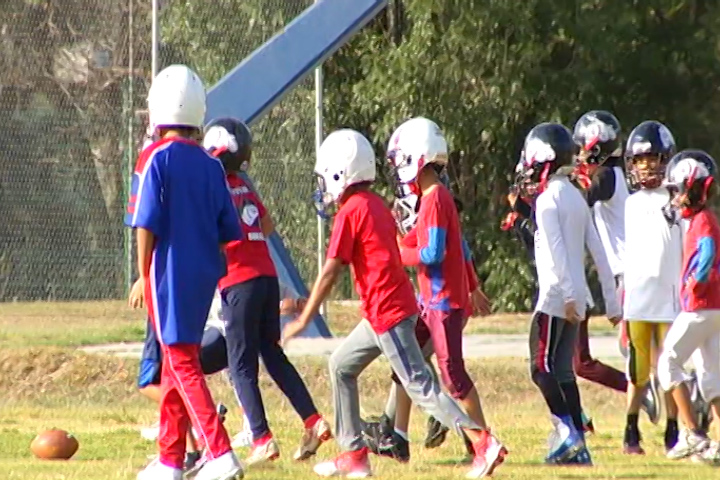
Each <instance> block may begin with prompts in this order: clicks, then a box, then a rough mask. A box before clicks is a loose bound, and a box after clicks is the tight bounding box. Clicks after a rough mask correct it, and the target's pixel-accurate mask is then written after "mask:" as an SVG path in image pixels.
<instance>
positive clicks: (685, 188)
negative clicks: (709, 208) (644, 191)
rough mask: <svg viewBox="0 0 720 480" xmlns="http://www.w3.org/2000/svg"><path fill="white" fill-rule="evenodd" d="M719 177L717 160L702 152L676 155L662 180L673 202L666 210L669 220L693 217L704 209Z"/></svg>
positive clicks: (689, 151) (693, 151) (669, 163)
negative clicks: (716, 178) (711, 189)
mask: <svg viewBox="0 0 720 480" xmlns="http://www.w3.org/2000/svg"><path fill="white" fill-rule="evenodd" d="M716 176H717V164H716V163H715V159H713V158H712V157H711V156H710V155H709V154H708V153H706V152H704V151H702V150H683V151H681V152H679V153H677V154H676V155H675V156H673V157H672V158H671V159H670V161H669V162H668V164H667V168H666V170H665V178H664V180H663V185H664V186H665V187H666V188H667V189H668V191H669V192H670V202H669V204H668V205H666V206H665V207H664V208H663V212H664V213H665V214H666V217H668V216H669V215H668V214H670V216H671V217H672V218H669V220H676V219H678V218H690V217H692V216H693V215H695V214H696V213H697V212H699V211H700V210H702V209H703V208H705V206H706V204H707V199H708V193H709V191H710V188H711V187H712V186H713V184H714V183H715V177H716Z"/></svg>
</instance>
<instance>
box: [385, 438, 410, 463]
mask: <svg viewBox="0 0 720 480" xmlns="http://www.w3.org/2000/svg"><path fill="white" fill-rule="evenodd" d="M378 454H379V455H382V456H383V457H390V458H394V459H395V460H397V461H398V462H401V463H407V462H409V461H410V442H408V441H407V440H405V439H404V438H402V437H401V436H400V435H398V434H397V433H394V432H393V433H392V434H390V435H384V436H383V437H382V438H381V439H380V443H379V445H378Z"/></svg>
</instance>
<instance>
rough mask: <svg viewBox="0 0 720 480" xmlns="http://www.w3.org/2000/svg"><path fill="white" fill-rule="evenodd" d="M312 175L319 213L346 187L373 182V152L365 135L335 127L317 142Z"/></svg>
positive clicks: (336, 199) (340, 194)
mask: <svg viewBox="0 0 720 480" xmlns="http://www.w3.org/2000/svg"><path fill="white" fill-rule="evenodd" d="M315 174H316V175H317V176H318V183H319V190H318V191H317V192H316V194H315V202H316V204H317V207H318V212H319V213H321V215H322V211H321V209H324V208H325V207H329V206H330V205H331V204H332V203H336V202H338V201H339V200H340V198H341V197H342V195H343V193H345V190H346V189H347V188H348V187H349V186H351V185H355V184H358V183H363V182H374V181H375V152H374V151H373V148H372V145H370V142H369V141H368V139H367V138H365V137H364V136H363V135H362V134H361V133H359V132H356V131H355V130H350V129H342V130H337V131H335V132H333V133H331V134H330V135H328V136H327V138H326V139H325V141H324V142H323V143H322V145H320V151H319V152H318V158H317V162H316V163H315Z"/></svg>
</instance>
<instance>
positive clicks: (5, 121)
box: [0, 0, 317, 301]
mask: <svg viewBox="0 0 720 480" xmlns="http://www.w3.org/2000/svg"><path fill="white" fill-rule="evenodd" d="M311 3H312V1H311V0H218V1H213V2H209V1H203V0H186V1H180V0H172V1H169V0H166V1H160V11H159V20H160V27H161V28H160V30H159V32H160V39H161V42H160V47H159V68H160V69H162V68H163V67H165V66H167V65H170V64H172V63H185V64H188V65H189V66H191V67H192V68H194V69H196V70H197V71H198V73H199V74H200V75H201V76H202V77H203V79H204V80H205V82H206V85H207V86H208V88H209V87H211V86H212V85H213V84H214V83H215V82H217V81H218V80H219V79H220V78H221V77H222V76H223V75H224V74H225V73H226V72H228V71H229V70H230V69H232V68H233V67H234V66H235V65H237V63H238V62H240V61H241V60H242V59H243V58H244V57H246V56H247V55H248V54H250V53H251V52H252V51H253V50H255V49H256V48H257V47H259V46H260V45H262V43H263V42H265V41H266V40H267V39H269V38H270V37H271V36H272V35H274V34H275V33H276V32H277V31H278V30H279V29H281V28H282V27H283V26H284V25H286V24H287V23H288V22H290V21H291V20H292V19H294V18H295V17H296V16H297V15H298V14H300V13H301V12H302V11H303V10H304V9H305V8H307V7H308V6H309V5H310V4H311ZM0 24H1V28H0V40H2V41H1V42H0V62H2V71H3V76H2V79H1V80H0V109H1V110H2V111H1V112H0V124H1V125H2V132H3V134H2V136H0V145H1V147H2V148H0V301H12V300H84V299H103V298H120V297H122V296H123V295H124V294H125V292H126V288H127V285H128V282H129V281H130V280H131V279H132V278H133V276H134V270H135V268H134V259H133V258H134V257H133V248H132V240H131V236H130V235H129V232H128V230H127V229H125V228H124V226H123V223H122V222H123V213H124V209H125V202H126V197H127V191H128V188H129V179H130V174H131V171H132V167H133V164H134V162H135V159H136V157H137V154H138V151H139V149H140V147H141V145H142V138H143V134H144V132H145V128H146V122H147V119H146V117H147V115H146V111H145V108H146V97H147V91H148V88H149V85H150V80H151V51H152V48H151V2H150V0H120V1H107V0H8V1H7V2H6V3H5V5H4V8H3V9H2V10H1V11H0ZM251 94H252V92H238V95H251ZM313 107H314V85H313V81H312V78H309V79H307V80H306V81H304V82H303V83H302V84H300V85H299V86H298V87H297V88H296V89H295V90H294V91H293V92H292V93H291V94H290V95H289V96H288V97H286V98H285V99H284V100H283V101H282V102H281V103H280V104H279V105H278V106H276V107H275V108H274V109H273V110H272V111H270V112H269V114H268V115H267V116H266V117H265V118H264V119H263V120H262V121H260V122H258V123H257V124H256V125H254V126H253V128H252V131H253V134H254V138H255V149H254V154H253V155H254V159H253V163H252V166H251V171H250V175H251V177H252V178H253V180H254V182H255V184H256V187H257V188H258V190H259V192H260V194H261V196H262V197H263V200H264V202H265V203H266V205H267V206H268V208H269V210H270V212H271V214H272V216H273V219H274V220H275V223H276V228H277V230H278V232H279V233H280V234H281V235H282V237H283V239H284V240H285V244H286V246H287V247H288V248H289V249H290V251H291V254H292V256H293V258H294V260H295V262H296V264H297V265H298V268H299V269H300V272H301V274H302V276H303V277H304V279H305V280H306V281H310V280H312V279H313V278H314V276H315V274H316V272H317V265H316V264H317V259H316V241H317V236H316V235H317V233H316V232H317V226H316V225H317V223H316V217H315V214H314V212H313V210H312V206H311V204H310V195H311V191H312V189H313V185H314V180H313V178H312V175H311V173H312V165H313V163H314V153H315V140H314V138H315V137H314V128H315V123H314V109H313Z"/></svg>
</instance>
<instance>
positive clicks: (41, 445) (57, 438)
mask: <svg viewBox="0 0 720 480" xmlns="http://www.w3.org/2000/svg"><path fill="white" fill-rule="evenodd" d="M79 446H80V444H79V443H78V441H77V439H76V438H75V437H73V436H72V435H71V434H69V433H68V432H66V431H65V430H58V429H52V430H46V431H44V432H42V433H40V434H38V436H37V437H35V439H34V440H33V441H32V443H31V444H30V450H31V451H32V453H33V455H35V456H36V457H37V458H40V459H43V460H68V459H69V458H70V457H72V456H73V455H75V452H77V451H78V447H79Z"/></svg>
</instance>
